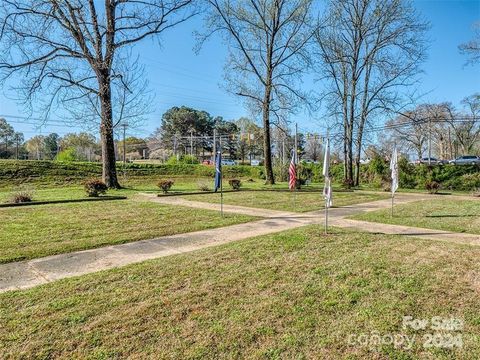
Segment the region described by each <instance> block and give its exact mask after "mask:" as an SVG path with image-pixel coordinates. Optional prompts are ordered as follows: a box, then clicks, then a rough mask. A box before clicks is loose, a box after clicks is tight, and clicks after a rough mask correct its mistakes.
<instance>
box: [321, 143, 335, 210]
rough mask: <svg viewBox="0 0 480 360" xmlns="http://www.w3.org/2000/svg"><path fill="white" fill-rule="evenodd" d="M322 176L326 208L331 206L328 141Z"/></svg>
mask: <svg viewBox="0 0 480 360" xmlns="http://www.w3.org/2000/svg"><path fill="white" fill-rule="evenodd" d="M322 174H323V176H324V177H325V185H324V187H323V197H324V198H325V203H326V206H327V207H332V206H333V194H332V182H331V180H330V140H329V139H327V144H326V145H325V158H324V159H323V173H322Z"/></svg>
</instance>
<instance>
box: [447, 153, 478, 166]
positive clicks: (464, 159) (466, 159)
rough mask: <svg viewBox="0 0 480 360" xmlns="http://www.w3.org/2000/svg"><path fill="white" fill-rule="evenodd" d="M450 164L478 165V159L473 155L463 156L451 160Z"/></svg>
mask: <svg viewBox="0 0 480 360" xmlns="http://www.w3.org/2000/svg"><path fill="white" fill-rule="evenodd" d="M450 164H453V165H480V157H478V156H475V155H464V156H460V157H458V158H456V159H455V160H451V161H450Z"/></svg>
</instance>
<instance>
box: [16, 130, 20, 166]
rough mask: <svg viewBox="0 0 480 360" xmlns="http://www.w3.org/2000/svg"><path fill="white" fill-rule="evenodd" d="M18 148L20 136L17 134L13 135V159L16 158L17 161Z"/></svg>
mask: <svg viewBox="0 0 480 360" xmlns="http://www.w3.org/2000/svg"><path fill="white" fill-rule="evenodd" d="M19 146H20V136H19V135H18V134H16V135H15V155H16V156H15V157H16V158H17V160H18V153H19V151H18V149H19Z"/></svg>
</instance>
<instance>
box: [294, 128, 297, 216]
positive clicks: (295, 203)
mask: <svg viewBox="0 0 480 360" xmlns="http://www.w3.org/2000/svg"><path fill="white" fill-rule="evenodd" d="M297 157H298V125H297V123H295V155H294V159H295V172H297V163H298V159H297ZM297 175H298V174H297ZM297 181H298V176H295V185H294V186H295V188H294V189H293V211H295V210H296V207H297Z"/></svg>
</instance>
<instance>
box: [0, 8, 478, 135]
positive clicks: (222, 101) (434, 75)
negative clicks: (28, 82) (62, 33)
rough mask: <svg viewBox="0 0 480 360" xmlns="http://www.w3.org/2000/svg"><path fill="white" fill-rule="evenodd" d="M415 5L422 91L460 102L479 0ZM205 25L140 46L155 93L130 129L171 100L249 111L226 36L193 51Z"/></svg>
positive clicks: (232, 114) (153, 119) (193, 23)
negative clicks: (237, 91) (227, 86)
mask: <svg viewBox="0 0 480 360" xmlns="http://www.w3.org/2000/svg"><path fill="white" fill-rule="evenodd" d="M415 6H416V7H417V8H418V10H419V11H420V12H421V13H422V15H423V16H424V17H425V18H426V19H427V20H428V21H429V22H430V23H431V30H430V32H429V34H428V37H429V39H430V40H431V44H430V48H429V51H428V60H427V61H426V62H425V64H424V66H423V69H424V71H425V73H424V74H423V75H422V77H421V84H420V92H421V93H424V94H425V96H424V98H423V99H422V101H424V102H443V101H451V102H453V103H454V104H458V103H459V102H460V101H461V99H462V98H464V97H465V96H468V95H470V94H472V93H474V92H480V65H478V64H477V65H475V66H464V64H465V61H466V58H465V57H464V56H462V55H460V54H459V52H458V49H457V47H458V45H459V44H460V43H462V42H465V41H468V40H469V39H471V38H472V36H473V31H472V24H473V23H474V22H475V21H480V0H469V1H466V0H465V1H464V0H452V1H446V0H437V1H435V0H432V1H423V0H417V1H415ZM202 25H203V23H202V18H201V17H197V18H195V19H192V20H190V21H189V22H187V23H184V24H182V25H181V26H179V27H177V28H175V29H174V30H173V31H170V32H169V33H165V34H164V35H163V37H162V39H161V41H160V42H161V46H159V45H158V43H157V42H156V41H155V42H154V41H150V40H147V41H146V42H144V43H142V44H140V45H138V46H137V47H136V51H138V53H139V55H140V61H141V62H142V63H143V64H144V65H145V68H146V72H147V76H148V79H149V81H150V88H151V90H152V92H153V94H154V103H153V107H154V112H153V113H151V114H150V115H149V116H148V119H147V120H146V122H145V123H144V124H143V126H141V127H139V128H138V129H136V130H130V134H131V135H137V136H147V135H149V134H150V133H151V132H152V131H153V130H154V129H155V128H157V127H158V126H159V125H160V119H161V114H162V113H164V112H165V111H166V110H167V109H168V108H170V107H172V106H181V105H186V106H190V107H194V108H198V109H202V110H206V111H208V112H209V113H210V114H212V115H214V116H217V115H218V116H223V117H224V118H225V119H227V120H231V119H237V118H239V117H241V116H248V115H249V113H248V111H247V110H246V109H245V107H244V105H243V103H242V102H241V101H240V100H239V99H238V98H236V97H235V96H232V95H230V94H228V93H227V92H226V91H225V90H224V89H223V88H222V81H223V66H224V62H225V58H226V49H225V46H224V45H223V44H222V43H221V41H220V40H219V39H218V38H213V39H211V40H210V41H209V42H207V43H206V44H205V45H204V47H203V48H202V50H201V52H200V53H199V54H198V55H196V54H195V53H194V51H193V48H194V46H195V39H194V36H193V32H194V31H195V30H198V29H201V28H202ZM305 83H306V84H311V83H312V79H311V78H306V79H305ZM318 86H320V85H318ZM5 93H6V94H5ZM5 95H6V96H5ZM12 95H13V94H11V93H10V94H9V93H8V90H5V91H4V93H2V94H0V115H6V114H7V115H24V112H23V111H22V107H21V106H18V105H17V104H16V103H15V102H14V101H12V100H10V99H9V98H10V97H12ZM51 118H52V119H59V118H61V113H58V114H53V115H52V116H51ZM7 120H8V117H7ZM11 120H12V125H14V127H15V129H16V130H17V131H23V132H24V133H25V137H26V138H28V137H31V136H33V135H34V134H39V133H41V134H48V133H50V132H57V133H59V134H60V135H63V134H65V133H68V132H72V131H75V130H77V129H75V128H74V127H72V126H69V127H67V126H58V125H53V124H51V125H47V126H44V127H42V128H38V127H37V126H35V125H32V124H20V123H19V121H20V120H13V119H11ZM291 120H292V121H293V122H295V121H296V122H298V124H299V128H300V129H301V130H303V131H312V132H315V131H321V130H322V129H321V128H320V124H319V122H318V121H317V120H313V119H311V118H309V116H308V115H306V114H303V113H302V114H298V115H296V116H292V119H291ZM13 121H15V122H13Z"/></svg>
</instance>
